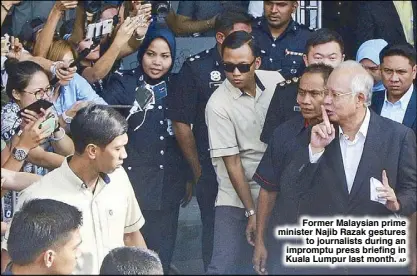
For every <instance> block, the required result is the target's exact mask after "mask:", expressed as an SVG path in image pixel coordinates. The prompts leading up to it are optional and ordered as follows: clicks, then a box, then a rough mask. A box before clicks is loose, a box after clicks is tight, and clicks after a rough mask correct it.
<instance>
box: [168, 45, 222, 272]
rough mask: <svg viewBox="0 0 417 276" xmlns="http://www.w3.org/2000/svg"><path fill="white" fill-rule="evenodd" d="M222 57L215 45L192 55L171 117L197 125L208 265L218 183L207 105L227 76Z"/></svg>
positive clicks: (176, 92) (179, 78)
mask: <svg viewBox="0 0 417 276" xmlns="http://www.w3.org/2000/svg"><path fill="white" fill-rule="evenodd" d="M222 67H223V65H222V59H221V57H220V54H219V52H218V50H217V47H213V48H211V49H209V50H205V51H203V52H201V53H198V54H197V55H194V56H192V57H190V58H188V59H187V60H186V61H185V62H184V64H183V65H182V68H181V70H180V72H179V73H178V74H177V76H176V80H177V81H175V85H173V93H172V97H170V99H172V101H169V104H168V110H167V115H168V118H169V119H171V120H173V121H177V122H182V123H185V124H189V125H191V124H192V125H193V127H192V130H193V134H194V137H195V141H196V146H197V152H198V156H199V160H200V164H201V168H202V174H201V177H200V179H199V182H198V183H197V185H196V196H197V201H198V205H199V208H200V213H201V219H202V224H203V237H202V242H203V262H204V267H205V268H207V266H208V264H209V263H210V260H211V254H212V250H213V235H214V233H213V231H214V203H215V200H216V197H217V189H218V183H217V179H216V173H215V171H214V168H213V165H212V163H211V159H210V152H209V150H208V149H209V142H208V130H207V125H206V123H205V112H204V111H205V108H206V104H207V101H208V100H209V98H210V96H211V94H212V93H213V92H214V91H215V90H216V89H217V87H218V86H219V85H220V84H221V83H222V82H223V80H224V79H225V74H224V70H223V68H222Z"/></svg>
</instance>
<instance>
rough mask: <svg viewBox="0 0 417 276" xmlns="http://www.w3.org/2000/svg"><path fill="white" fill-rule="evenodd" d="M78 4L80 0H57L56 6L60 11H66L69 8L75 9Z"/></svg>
mask: <svg viewBox="0 0 417 276" xmlns="http://www.w3.org/2000/svg"><path fill="white" fill-rule="evenodd" d="M77 5H78V1H56V2H55V7H56V8H57V9H58V10H59V11H66V10H69V9H75V8H76V7H77Z"/></svg>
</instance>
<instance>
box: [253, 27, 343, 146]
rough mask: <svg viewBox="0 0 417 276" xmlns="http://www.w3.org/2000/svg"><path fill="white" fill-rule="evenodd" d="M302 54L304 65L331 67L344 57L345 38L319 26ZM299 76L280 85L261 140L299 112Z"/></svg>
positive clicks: (270, 107) (270, 105)
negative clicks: (320, 64)
mask: <svg viewBox="0 0 417 276" xmlns="http://www.w3.org/2000/svg"><path fill="white" fill-rule="evenodd" d="M305 51H306V54H305V55H304V56H303V60H304V63H305V66H309V65H311V64H314V63H324V64H327V65H330V66H332V67H336V66H337V65H339V64H340V63H341V62H342V61H343V60H344V58H345V55H344V44H343V39H342V37H341V36H340V35H339V34H338V33H337V32H335V31H333V30H329V29H325V28H323V29H320V30H317V31H315V32H314V33H312V34H311V37H310V38H309V39H308V40H307V43H306V46H305ZM298 80H299V78H298V77H291V78H290V79H287V80H286V81H284V82H281V83H279V84H278V85H277V87H276V89H275V93H274V96H273V97H272V99H271V103H270V104H269V108H268V112H267V114H266V119H265V124H264V128H263V130H262V134H261V141H262V142H264V143H268V142H269V139H270V137H271V136H272V133H273V132H274V130H275V128H276V127H278V126H279V125H280V124H282V123H284V122H285V121H287V120H289V119H291V118H292V117H294V116H295V115H297V114H299V113H300V107H299V105H298V103H297V89H298Z"/></svg>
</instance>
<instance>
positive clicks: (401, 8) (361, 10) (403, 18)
mask: <svg viewBox="0 0 417 276" xmlns="http://www.w3.org/2000/svg"><path fill="white" fill-rule="evenodd" d="M356 7H357V8H358V9H357V11H356V12H355V13H353V14H355V15H356V17H355V18H356V20H355V22H356V25H355V28H354V29H353V30H354V35H355V38H356V43H357V44H356V50H357V49H358V48H359V46H360V45H361V44H362V43H363V42H365V41H367V40H369V39H376V38H382V39H385V41H387V42H388V43H389V44H393V43H407V42H408V43H410V44H412V45H414V46H416V44H415V41H414V38H415V37H416V35H417V33H416V22H415V18H413V17H414V14H415V13H416V1H360V2H358V4H357V5H356Z"/></svg>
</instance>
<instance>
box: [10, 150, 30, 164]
mask: <svg viewBox="0 0 417 276" xmlns="http://www.w3.org/2000/svg"><path fill="white" fill-rule="evenodd" d="M12 154H13V157H14V159H16V160H17V161H23V160H25V159H26V157H27V156H28V154H29V152H28V151H26V150H24V149H18V148H14V149H13V150H12Z"/></svg>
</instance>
